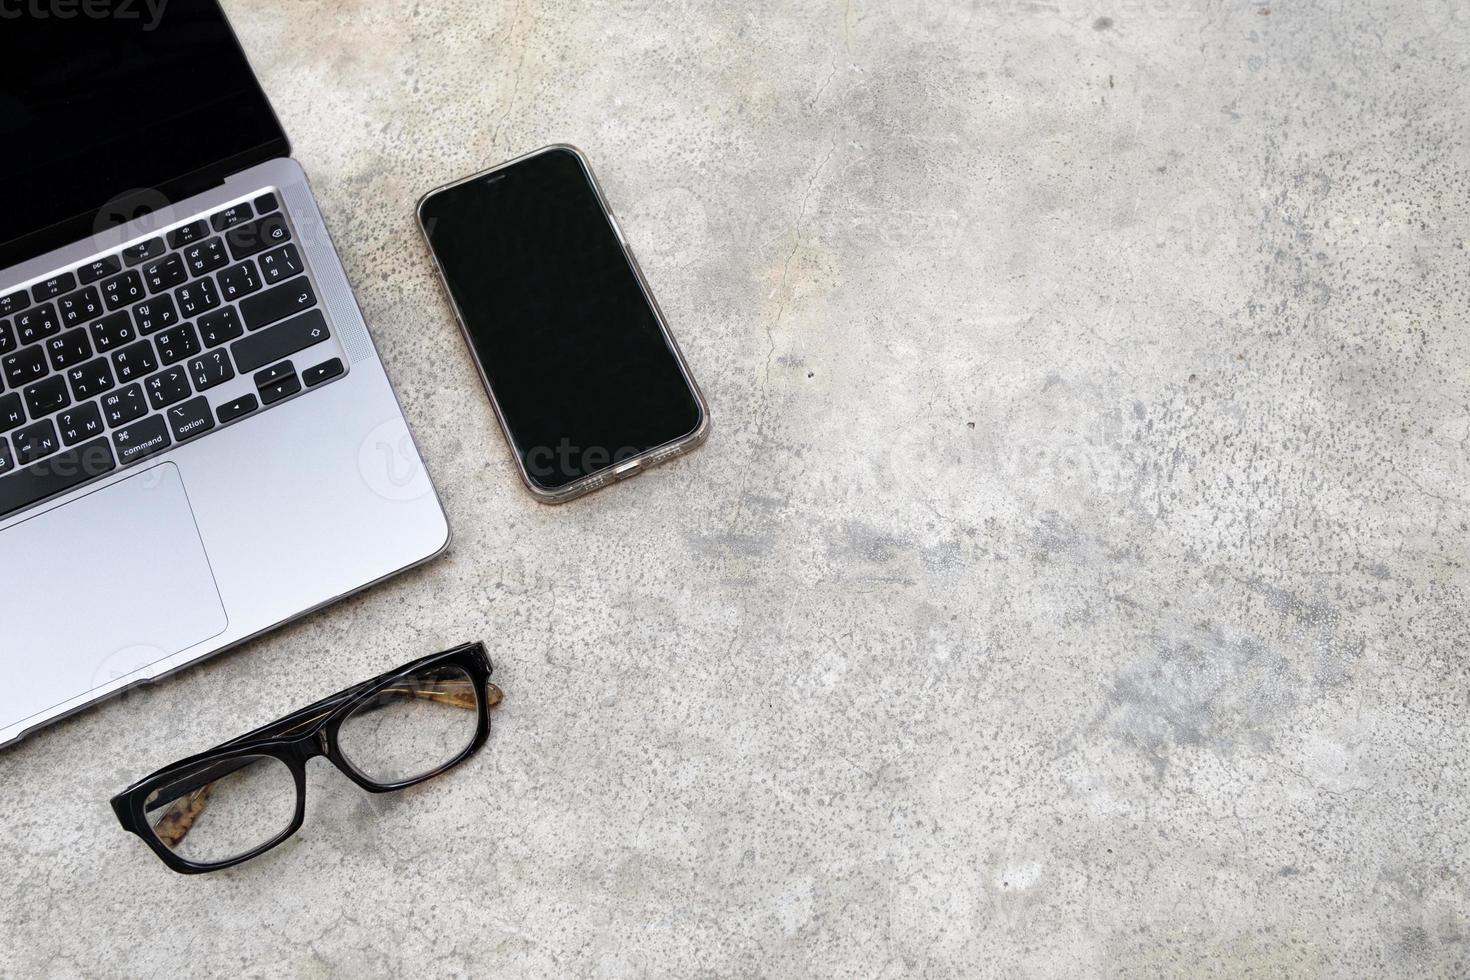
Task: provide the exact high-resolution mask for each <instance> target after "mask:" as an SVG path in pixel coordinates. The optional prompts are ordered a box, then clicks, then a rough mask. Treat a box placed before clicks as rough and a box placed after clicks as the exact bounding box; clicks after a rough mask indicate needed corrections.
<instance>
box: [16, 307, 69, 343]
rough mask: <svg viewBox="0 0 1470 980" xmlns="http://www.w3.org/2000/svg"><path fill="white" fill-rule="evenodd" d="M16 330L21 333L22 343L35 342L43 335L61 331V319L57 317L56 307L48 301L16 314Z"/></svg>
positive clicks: (46, 335)
mask: <svg viewBox="0 0 1470 980" xmlns="http://www.w3.org/2000/svg"><path fill="white" fill-rule="evenodd" d="M15 332H16V333H17V334H19V335H20V342H21V343H22V344H34V343H35V342H36V341H38V340H40V339H41V338H43V337H50V336H51V335H52V334H57V333H60V332H61V321H60V320H58V319H56V308H55V307H54V306H52V305H51V304H50V303H47V304H45V305H44V306H38V307H36V308H35V309H33V310H26V311H25V312H24V313H18V314H16V317H15Z"/></svg>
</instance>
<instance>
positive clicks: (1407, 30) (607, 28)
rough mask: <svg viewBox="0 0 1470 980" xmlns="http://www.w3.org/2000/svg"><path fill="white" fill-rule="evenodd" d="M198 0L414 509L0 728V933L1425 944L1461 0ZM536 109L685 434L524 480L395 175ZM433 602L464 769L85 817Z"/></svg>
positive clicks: (1077, 945) (434, 960)
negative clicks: (226, 834)
mask: <svg viewBox="0 0 1470 980" xmlns="http://www.w3.org/2000/svg"><path fill="white" fill-rule="evenodd" d="M228 6H229V8H230V12H231V14H232V16H233V17H234V19H235V24H236V27H237V29H238V30H239V32H240V35H241V37H242V40H243V42H244V44H245V46H246V48H247V49H248V51H249V53H250V55H251V57H252V59H253V61H254V63H255V64H256V66H257V69H258V70H259V71H260V73H261V76H262V80H263V82H264V84H265V87H266V89H267V90H268V92H269V93H270V95H271V97H272V98H273V99H274V100H275V103H276V105H277V107H278V109H279V111H280V113H281V116H282V119H283V121H284V123H285V125H286V127H287V129H288V131H289V132H290V134H291V136H292V138H293V140H294V145H295V152H296V156H297V157H298V158H299V159H300V160H301V161H302V163H303V164H304V166H305V167H306V170H307V172H308V173H309V174H310V175H311V176H312V179H313V183H314V187H315V189H316V192H317V194H318V196H319V198H320V201H321V204H322V209H323V211H324V213H325V215H326V217H327V221H328V223H329V225H330V226H331V229H332V231H333V234H334V236H335V239H336V241H337V244H338V246H339V248H340V250H341V252H342V255H343V259H344V261H345V263H346V265H347V269H348V272H349V275H350V276H351V278H352V281H353V282H354V284H355V285H356V288H357V295H358V298H359V300H360V302H361V304H362V306H363V309H364V312H365V314H366V316H367V319H368V322H369V324H370V325H371V326H372V328H373V330H374V334H375V336H376V338H377V341H378V344H379V346H380V348H381V350H382V351H383V354H384V357H385V359H386V361H387V363H388V367H389V372H390V374H391V375H392V377H393V378H394V380H395V382H396V384H397V387H398V390H399V392H400V395H401V397H402V399H403V402H404V405H405V409H406V411H407V413H408V416H409V420H410V423H411V424H412V425H413V426H414V428H415V431H416V433H417V435H418V437H419V439H420V441H421V444H422V446H423V449H424V451H425V454H426V457H427V459H428V461H429V464H430V467H431V469H432V471H433V474H434V477H435V479H436V481H437V483H438V485H439V487H440V490H441V492H442V494H443V496H444V499H445V504H446V507H447V509H448V511H449V515H450V520H451V523H452V524H453V526H454V529H455V532H456V539H455V544H454V547H453V550H452V552H451V553H450V554H449V555H448V556H447V557H446V558H444V559H442V560H440V561H438V562H436V563H434V564H432V565H430V566H428V567H426V568H424V569H422V570H420V571H417V572H415V573H413V574H410V575H407V576H404V577H402V578H400V579H397V580H395V581H393V582H391V583H389V584H387V585H384V586H382V587H380V588H377V589H375V590H373V591H372V592H370V593H368V594H366V595H364V596H361V597H359V598H357V599H354V600H352V601H350V602H347V603H345V604H342V605H340V606H337V607H334V608H332V609H330V610H327V611H325V612H322V613H320V614H318V615H315V616H313V617H311V618H310V619H308V620H306V621H304V622H302V623H300V624H298V625H295V626H293V627H291V628H289V629H286V630H284V631H282V632H280V633H278V634H275V635H273V636H271V637H269V638H266V639H264V640H261V641H259V642H256V643H253V644H251V645H249V646H248V647H246V648H244V649H241V650H239V651H237V652H235V653H232V654H229V655H226V656H223V657H221V658H218V659H217V660H215V661H213V662H211V663H209V664H207V665H205V666H203V667H200V668H197V669H194V670H191V671H188V672H186V673H185V674H183V675H181V676H179V677H178V678H175V679H173V680H170V681H168V682H166V683H163V684H160V685H158V686H156V687H154V688H151V689H148V690H145V691H141V692H137V693H134V694H130V695H128V696H126V697H124V698H122V699H121V700H118V701H115V702H113V703H110V704H108V705H105V706H103V707H100V708H98V709H95V710H92V711H90V712H87V713H85V714H84V715H82V716H80V717H78V718H75V719H73V720H71V721H68V722H66V723H63V724H61V725H58V726H56V727H55V728H53V729H50V730H49V731H46V732H44V733H41V734H39V735H37V736H35V737H33V738H31V739H29V740H28V741H27V742H25V743H22V744H21V745H20V746H18V747H16V748H13V749H11V750H9V751H7V752H4V753H0V786H3V787H4V799H5V801H6V814H5V817H4V818H3V820H0V844H3V846H4V850H5V853H6V854H7V855H8V857H7V860H6V862H5V869H4V871H3V872H0V889H3V895H4V904H3V910H0V936H3V937H4V939H3V941H0V972H3V973H4V974H6V975H13V976H56V977H69V976H78V975H101V974H117V975H164V974H169V973H184V972H187V973H189V974H195V975H197V974H208V975H214V974H222V973H231V974H234V975H237V976H245V977H251V976H261V977H276V976H291V975H296V976H302V977H316V976H328V975H364V976H386V975H396V974H436V975H444V974H449V975H454V974H470V973H475V974H481V975H483V974H489V973H493V974H495V975H504V976H526V977H541V976H595V977H608V978H612V977H643V976H648V977H681V978H682V977H756V976H759V977H808V976H833V977H864V978H868V977H871V978H893V977H949V976H1017V975H1019V976H1079V977H1083V976H1085V977H1091V976H1122V975H1140V974H1143V975H1178V974H1185V975H1195V976H1222V977H1240V976H1278V975H1282V974H1287V975H1296V976H1360V975H1373V974H1377V975H1382V974H1392V975H1403V976H1410V975H1416V976H1445V975H1456V974H1458V975H1463V974H1465V973H1466V972H1470V949H1467V944H1470V938H1467V937H1470V878H1467V866H1466V865H1467V857H1466V855H1467V854H1470V802H1467V800H1470V797H1467V790H1470V764H1467V762H1466V758H1465V751H1464V747H1465V744H1466V737H1467V734H1470V731H1467V729H1470V720H1467V719H1470V713H1467V708H1470V703H1467V702H1470V683H1467V682H1470V672H1467V668H1466V659H1465V653H1464V650H1465V644H1466V640H1467V633H1470V631H1467V623H1466V614H1465V609H1466V595H1465V589H1466V584H1467V573H1466V568H1465V566H1466V546H1465V544H1464V541H1465V535H1466V532H1467V523H1470V498H1467V496H1466V491H1465V486H1466V482H1467V477H1470V455H1467V441H1470V411H1467V409H1466V405H1467V404H1470V373H1467V371H1466V364H1467V363H1470V330H1467V315H1470V277H1467V268H1470V265H1467V253H1466V240H1467V237H1470V177H1467V164H1470V153H1467V137H1470V123H1467V110H1466V102H1465V100H1464V97H1463V78H1464V76H1465V72H1466V69H1467V68H1470V21H1467V20H1466V19H1465V16H1464V15H1465V12H1464V9H1463V6H1460V7H1458V8H1457V7H1456V5H1455V3H1454V2H1453V0H1412V2H1404V3H1396V4H1385V3H1376V4H1368V3H1357V4H1355V3H1351V2H1347V0H1340V2H1339V0H1321V2H1310V0H1308V2H1280V3H1276V2H1272V3H1270V4H1269V6H1268V5H1267V4H1266V3H1263V2H1259V3H1243V2H1234V0H1231V2H1219V0H1159V2H1150V3H1143V2H1130V0H1057V2H1052V3H1035V4H1033V3H1023V2H1019V0H955V2H952V3H946V2H943V0H898V2H894V3H887V4H862V3H847V4H844V3H838V2H831V3H799V4H797V3H790V4H774V3H769V2H764V0H753V2H750V3H743V4H718V5H716V4H708V5H695V4H689V3H683V2H655V0H608V2H605V3H592V4H574V3H568V2H559V0H546V2H527V0H522V2H520V3H514V2H508V3H500V2H485V0H457V2H456V0H420V2H417V3H415V4H413V5H411V6H410V5H398V4H386V3H384V4H379V5H371V4H368V3H365V2H363V3H358V2H328V0H320V2H310V0H293V2H290V3H281V4H276V5H264V4H261V5H247V4H245V3H241V2H238V0H232V2H230V3H229V4H228ZM562 140H565V141H571V142H574V143H577V144H578V145H580V146H581V147H582V148H583V149H584V150H585V151H586V152H587V153H588V154H589V156H590V157H591V159H592V161H593V163H594V165H595V166H596V168H597V169H598V172H599V174H600V176H601V178H602V179H603V181H604V184H605V187H606V189H607V191H608V194H609V196H610V199H611V201H612V203H613V206H614V207H615V208H616V209H617V211H618V213H619V215H620V217H621V219H622V224H623V226H624V228H625V229H626V230H627V232H628V234H629V237H630V238H631V239H632V241H633V242H634V245H635V247H636V249H637V251H638V254H639V256H640V258H641V260H642V264H643V266H644V268H645V270H646V272H647V274H648V276H649V279H650V280H651V282H652V283H653V286H654V288H655V290H656V291H657V293H658V295H659V297H660V300H661V301H662V303H663V306H664V308H665V310H666V312H667V313H668V316H669V318H670V321H671V323H672V325H673V327H674V330H675V332H676V334H677V335H678V337H679V338H680V341H681V342H682V344H683V346H684V349H685V351H686V353H687V354H688V356H689V359H690V362H691V364H692V366H693V368H694V371H695V373H696V375H697V376H698V377H699V379H700V381H701V382H702V384H703V385H704V386H705V389H706V392H707V394H708V396H709V399H710V402H711V404H712V410H713V416H714V420H715V432H714V436H713V437H712V439H711V441H710V442H709V444H708V445H707V446H706V447H704V448H702V449H700V450H699V451H698V452H697V453H695V454H693V455H691V456H690V457H688V458H686V459H684V460H682V461H679V462H677V463H675V464H672V465H669V466H666V467H663V468H661V469H660V470H657V471H654V472H651V473H649V474H647V475H645V476H642V477H640V478H638V479H637V480H634V481H631V482H629V483H625V484H622V485H620V486H618V487H616V488H613V489H611V490H608V491H605V492H601V493H598V494H596V495H594V496H592V497H590V498H588V499H586V500H583V501H581V502H578V503H574V504H571V505H568V506H566V507H562V508H555V509H549V508H545V507H541V506H539V505H537V504H535V503H533V502H531V500H530V499H529V498H528V497H527V496H526V495H525V494H524V492H523V491H522V490H521V489H520V488H519V486H518V483H517V481H516V479H515V478H514V476H513V475H512V472H511V469H510V466H509V460H508V455H507V452H506V450H505V448H504V446H503V444H502V441H501V439H500V436H499V433H498V431H497V429H496V428H495V425H494V420H493V418H492V415H491V412H490V410H489V408H488V405H487V404H486V401H485V399H484V397H483V395H482V394H481V393H480V392H479V389H478V382H477V381H476V378H475V375H474V373H473V369H472V367H471V364H470V362H469V360H468V358H467V356H466V352H465V350H464V347H463V344H462V342H461V340H460V338H459V336H458V333H457V331H456V329H455V327H454V326H453V324H452V322H451V319H450V316H449V313H448V310H447V309H446V305H445V302H444V300H443V299H442V297H441V295H440V291H439V287H438V285H437V283H436V282H435V281H434V279H433V278H432V276H431V270H430V265H429V262H428V260H427V258H426V256H425V253H424V250H423V248H422V246H421V244H420V242H419V238H418V235H417V232H416V230H415V228H414V225H413V204H414V202H415V200H416V199H417V197H418V196H419V195H420V194H421V193H422V192H423V191H425V190H427V189H429V188H431V187H434V186H437V185H438V184H441V183H443V182H445V181H447V180H450V179H452V178H455V177H459V176H462V175H464V174H466V173H469V172H471V171H474V170H476V169H479V168H481V167H483V166H486V165H488V164H491V163H494V162H497V161H499V160H502V159H505V158H507V157H510V156H513V155H515V154H518V153H520V152H523V151H525V150H527V149H530V148H533V147H536V146H538V145H542V144H545V143H548V142H553V141H562ZM469 637H483V638H484V639H486V640H487V641H488V643H489V645H490V647H491V649H492V651H493V655H494V659H495V661H496V678H497V680H498V681H499V682H500V683H501V685H502V686H503V687H504V689H505V691H506V701H505V703H504V705H503V706H502V708H501V710H500V712H499V715H498V718H497V721H496V726H495V730H494V732H493V733H492V736H491V739H490V742H489V744H488V746H487V747H486V749H485V751H484V752H483V753H482V754H481V755H480V756H478V757H477V758H475V759H474V760H473V761H472V762H470V763H469V764H468V765H466V766H464V767H463V768H462V769H460V770H459V771H457V772H455V773H454V774H452V775H451V776H448V777H445V778H443V779H440V780H437V781H435V782H432V783H430V784H427V785H425V786H423V787H420V788H418V789H415V790H413V791H410V792H408V793H405V794H400V795H398V796H391V797H368V796H366V795H364V794H361V793H359V792H358V791H357V790H355V789H354V788H352V787H351V786H350V785H348V784H347V783H346V781H345V780H343V779H340V778H338V777H337V776H336V774H335V773H332V772H331V771H329V770H327V769H325V768H322V769H320V770H319V771H316V772H314V773H313V777H312V783H311V787H310V792H311V797H310V802H309V807H308V811H309V812H308V823H307V825H306V827H305V829H304V830H303V831H302V832H301V833H300V834H299V835H298V836H297V837H296V838H295V839H293V840H292V841H291V842H289V843H288V844H286V845H285V846H283V847H281V848H279V849H278V850H277V851H275V852H273V853H272V854H271V855H269V856H267V857H265V858H262V859H261V860H258V861H256V862H254V863H253V864H250V865H247V866H245V867H243V868H241V869H238V870H237V871H233V872H229V873H225V874H219V875H215V876H210V877H205V878H198V879H183V878H178V877H175V876H173V875H172V874H170V873H169V872H167V871H166V870H165V869H164V868H163V867H162V866H161V865H160V864H158V862H157V861H156V860H155V859H154V858H153V857H152V856H151V854H149V853H148V852H147V850H146V849H145V848H144V847H143V846H142V845H141V844H140V843H139V842H137V841H136V840H134V839H132V838H129V837H125V836H124V835H123V834H122V833H121V832H120V831H119V830H118V828H117V827H116V826H115V824H114V822H113V820H112V816H111V814H110V813H109V811H108V809H107V807H106V805H105V801H106V799H107V797H108V796H109V795H110V794H111V793H113V792H115V791H116V790H118V789H120V788H121V787H122V786H124V785H125V784H126V783H127V782H129V781H130V780H131V779H133V778H136V777H137V776H140V775H142V774H144V773H146V772H147V771H149V770H151V769H153V768H154V767H156V766H158V765H161V764H162V763H164V762H167V761H170V760H172V759H175V758H178V757H181V756H183V755H185V754H187V753H190V752H193V751H196V750H198V749H200V748H203V747H206V746H208V745H211V744H214V743H215V742H218V741H220V740H221V739H223V738H226V737H229V736H233V735H235V734H238V733H239V732H241V731H244V730H246V729H247V728H249V727H252V726H254V725H256V724H259V723H261V722H263V721H266V720H268V719H270V718H272V717H275V716H277V715H279V714H281V713H282V712H284V711H285V710H286V709H288V708H290V707H292V706H294V705H296V704H299V703H302V702H305V701H307V700H310V699H312V698H314V697H317V696H320V695H322V694H325V693H328V692H330V691H333V690H335V689H337V688H340V687H342V686H344V685H346V684H347V683H350V682H351V681H353V680H356V679H358V678H361V677H364V676H367V675H369V674H371V673H373V672H376V671H378V670H381V669H384V668H387V667H389V666H392V665H393V664H395V663H398V662H400V661H402V660H406V659H408V658H409V657H411V656H414V655H417V654H420V653H423V652H427V651H431V650H434V649H438V648H440V647H443V646H447V645H450V644H452V643H454V642H457V641H459V640H461V639H464V638H469Z"/></svg>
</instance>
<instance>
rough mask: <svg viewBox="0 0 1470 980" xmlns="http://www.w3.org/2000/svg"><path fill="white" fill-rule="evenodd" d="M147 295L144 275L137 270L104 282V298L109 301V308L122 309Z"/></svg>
mask: <svg viewBox="0 0 1470 980" xmlns="http://www.w3.org/2000/svg"><path fill="white" fill-rule="evenodd" d="M146 295H148V294H147V293H146V292H144V290H143V277H142V276H140V275H138V274H137V273H136V272H124V273H123V274H122V275H120V276H117V277H116V278H113V279H109V280H107V281H106V282H104V283H103V284H102V299H103V300H104V301H105V302H106V303H107V308H108V309H109V310H117V309H121V308H122V307H124V306H127V305H128V304H129V303H136V302H138V300H140V299H142V298H143V297H144V296H146Z"/></svg>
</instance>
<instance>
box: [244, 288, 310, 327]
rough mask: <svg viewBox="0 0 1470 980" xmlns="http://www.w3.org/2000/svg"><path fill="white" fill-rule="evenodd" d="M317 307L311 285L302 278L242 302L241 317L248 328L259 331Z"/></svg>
mask: <svg viewBox="0 0 1470 980" xmlns="http://www.w3.org/2000/svg"><path fill="white" fill-rule="evenodd" d="M315 305H316V294H315V293H313V292H312V291H311V283H310V282H308V281H307V280H306V277H305V276H302V277H300V278H298V279H292V280H291V281H290V282H286V283H282V284H281V285H279V286H275V287H273V288H271V289H267V290H266V291H265V292H263V293H261V294H259V295H258V296H250V297H248V298H246V299H244V300H241V301H240V316H241V318H242V319H243V320H244V321H245V326H246V327H248V328H249V329H251V330H259V329H260V328H261V327H263V326H266V325H267V324H270V323H275V322H276V321H277V320H284V319H285V318H286V317H288V316H290V315H291V314H293V313H300V312H301V311H302V310H307V309H310V308H311V307H313V306H315Z"/></svg>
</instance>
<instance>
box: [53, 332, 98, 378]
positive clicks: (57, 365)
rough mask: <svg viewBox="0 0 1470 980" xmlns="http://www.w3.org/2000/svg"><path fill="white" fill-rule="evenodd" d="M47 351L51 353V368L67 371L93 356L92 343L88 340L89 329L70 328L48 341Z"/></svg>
mask: <svg viewBox="0 0 1470 980" xmlns="http://www.w3.org/2000/svg"><path fill="white" fill-rule="evenodd" d="M46 353H47V354H49V355H51V370H53V371H65V370H66V369H67V368H69V367H71V366H72V365H73V364H80V363H82V362H83V361H85V360H86V359H87V358H89V357H91V356H92V345H91V343H90V342H89V341H88V340H87V331H85V330H82V329H77V330H68V331H67V332H66V333H64V334H61V335H60V336H58V337H52V338H51V339H50V340H48V341H46Z"/></svg>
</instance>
